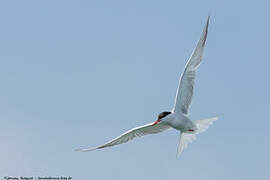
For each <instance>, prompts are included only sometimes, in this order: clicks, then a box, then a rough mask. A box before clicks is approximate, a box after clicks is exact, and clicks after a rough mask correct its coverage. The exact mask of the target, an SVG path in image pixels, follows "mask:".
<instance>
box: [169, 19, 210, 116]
mask: <svg viewBox="0 0 270 180" xmlns="http://www.w3.org/2000/svg"><path fill="white" fill-rule="evenodd" d="M208 24H209V16H208V18H207V22H206V25H205V27H204V30H203V32H202V35H201V38H200V40H199V42H198V43H197V46H196V48H195V49H194V50H193V53H192V55H191V57H190V58H189V60H188V62H187V64H186V66H185V70H184V72H183V74H182V75H181V78H180V82H179V86H178V90H177V93H176V98H175V105H174V109H173V112H180V113H183V114H186V115H187V114H188V109H189V106H190V103H191V99H192V95H193V88H194V82H195V76H196V70H197V68H198V67H199V65H200V63H201V61H202V56H203V50H204V47H205V42H206V38H207V32H208Z"/></svg>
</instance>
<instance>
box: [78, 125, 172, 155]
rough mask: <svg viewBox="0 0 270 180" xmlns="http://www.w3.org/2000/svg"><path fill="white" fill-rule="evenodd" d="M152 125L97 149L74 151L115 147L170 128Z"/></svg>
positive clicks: (133, 131) (124, 135)
mask: <svg viewBox="0 0 270 180" xmlns="http://www.w3.org/2000/svg"><path fill="white" fill-rule="evenodd" d="M152 124H153V123H149V124H146V125H143V126H139V127H136V128H133V129H131V130H129V131H127V132H125V133H123V134H121V135H120V136H118V137H116V138H114V139H112V140H110V141H108V142H107V143H105V144H103V145H101V146H98V147H94V148H81V149H76V151H83V152H85V151H91V150H95V149H102V148H105V147H110V146H115V145H118V144H122V143H126V142H128V141H130V140H132V139H134V138H135V137H141V136H144V135H148V134H155V133H159V132H162V131H165V130H167V129H169V128H170V126H168V125H166V124H163V123H159V124H156V125H154V126H153V125H152Z"/></svg>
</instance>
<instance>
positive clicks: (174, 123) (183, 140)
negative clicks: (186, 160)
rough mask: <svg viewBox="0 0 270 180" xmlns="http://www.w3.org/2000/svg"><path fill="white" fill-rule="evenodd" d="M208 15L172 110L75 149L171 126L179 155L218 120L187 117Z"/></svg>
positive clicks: (110, 143)
mask: <svg viewBox="0 0 270 180" xmlns="http://www.w3.org/2000/svg"><path fill="white" fill-rule="evenodd" d="M208 25H209V16H208V18H207V21H206V25H205V27H204V29H203V32H202V34H201V37H200V39H199V41H198V43H197V45H196V47H195V49H194V50H193V52H192V54H191V56H190V58H189V60H188V61H187V64H186V65H185V68H184V72H183V73H182V75H181V77H180V81H179V85H178V89H177V93H176V98H175V105H174V107H173V109H172V111H164V112H162V113H160V114H159V115H158V118H157V120H156V121H154V122H152V123H149V124H146V125H143V126H139V127H136V128H133V129H130V130H129V131H127V132H125V133H123V134H121V135H120V136H118V137H116V138H114V139H112V140H110V141H108V142H107V143H105V144H103V145H100V146H97V147H94V148H80V149H76V150H77V151H83V152H85V151H91V150H95V149H102V148H106V147H110V146H115V145H118V144H122V143H126V142H128V141H130V140H132V139H133V138H135V137H140V136H144V135H147V134H155V133H160V132H162V131H165V130H168V129H170V128H174V129H176V130H178V131H179V132H180V141H179V145H178V148H177V154H178V155H180V154H181V153H182V151H183V149H184V148H186V147H187V145H188V144H189V143H191V142H192V141H194V140H195V139H196V135H197V134H199V133H201V132H203V131H205V130H207V128H208V127H209V126H210V125H211V124H212V123H213V122H214V121H216V120H217V119H218V117H213V118H209V119H203V120H190V118H189V117H188V115H189V107H190V104H191V100H192V96H193V89H194V83H195V77H196V70H197V69H198V67H199V65H200V64H201V61H202V57H203V51H204V48H205V43H206V38H207V34H208Z"/></svg>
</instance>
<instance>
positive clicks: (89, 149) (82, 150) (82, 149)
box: [74, 147, 98, 152]
mask: <svg viewBox="0 0 270 180" xmlns="http://www.w3.org/2000/svg"><path fill="white" fill-rule="evenodd" d="M96 149H98V148H97V147H94V148H77V149H74V151H77V152H87V151H93V150H96Z"/></svg>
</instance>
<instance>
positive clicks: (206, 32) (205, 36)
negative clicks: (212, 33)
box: [202, 16, 210, 46]
mask: <svg viewBox="0 0 270 180" xmlns="http://www.w3.org/2000/svg"><path fill="white" fill-rule="evenodd" d="M209 20H210V16H208V17H207V21H206V25H205V35H204V38H203V43H202V46H205V42H206V38H207V34H208V25H209Z"/></svg>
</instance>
